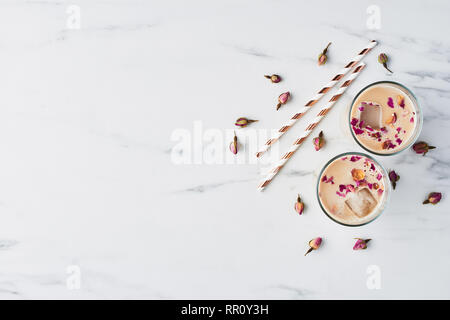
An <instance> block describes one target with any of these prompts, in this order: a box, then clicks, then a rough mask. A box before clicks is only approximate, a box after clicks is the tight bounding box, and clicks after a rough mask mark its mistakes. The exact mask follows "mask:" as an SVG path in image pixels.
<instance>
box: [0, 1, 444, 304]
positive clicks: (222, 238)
mask: <svg viewBox="0 0 450 320" xmlns="http://www.w3.org/2000/svg"><path fill="white" fill-rule="evenodd" d="M372 4H373V3H372V2H367V1H362V2H358V3H357V4H356V3H355V4H354V5H352V6H345V13H344V11H343V10H344V6H342V3H338V2H336V1H331V0H325V1H321V2H308V3H304V2H302V3H300V2H298V1H272V0H265V1H257V0H250V1H245V2H242V1H237V0H232V1H226V2H225V1H206V0H198V1H193V2H186V1H181V0H174V1H144V0H132V1H120V0H108V1H97V0H74V1H70V2H68V1H65V0H55V1H38V0H36V1H34V0H27V1H12V0H4V1H1V2H0V21H2V26H3V27H2V28H0V30H1V31H0V57H1V70H2V72H1V74H0V88H1V89H2V90H1V94H0V106H1V107H0V150H1V157H0V213H1V214H0V217H1V223H0V298H1V299H39V298H41V299H55V298H56V299H120V298H121V299H133V298H136V299H185V298H190V299H214V298H225V299H226V298H233V299H239V298H243V299H258V298H261V299H333V298H335V299H350V298H356V299H394V298H398V299H408V298H425V299H427V298H434V299H449V298H450V273H449V270H450V256H449V250H448V249H447V247H446V246H445V244H446V243H448V242H449V241H450V215H449V214H450V213H449V205H448V203H449V202H448V199H447V197H448V196H449V195H450V174H449V161H450V142H449V139H448V136H449V135H448V132H449V129H450V124H449V120H450V109H449V108H448V106H449V105H450V93H449V92H450V65H449V63H448V62H449V61H450V41H449V40H448V37H446V36H445V35H444V34H443V32H444V30H448V29H449V27H450V25H449V24H450V22H449V20H448V17H447V13H448V11H449V10H450V3H449V2H448V1H444V0H441V1H433V2H432V3H429V4H427V6H426V7H424V6H423V2H422V1H419V0H413V1H408V2H407V4H406V1H395V2H394V1H382V0H380V1H378V2H377V3H376V5H377V6H378V8H379V13H380V19H381V20H380V21H381V25H380V28H379V29H373V30H369V29H368V27H367V24H366V21H367V19H368V18H369V16H370V14H369V13H367V9H368V7H369V6H370V5H372ZM406 6H407V8H408V9H407V10H406V11H405V7H406ZM350 17H352V18H350ZM73 19H75V20H73ZM418 21H419V22H418ZM370 39H376V40H378V41H379V45H378V46H377V47H376V48H375V49H374V50H373V52H372V53H371V54H370V55H368V56H367V58H366V59H365V62H366V63H367V68H366V69H365V70H364V72H363V73H362V74H361V76H360V77H359V78H358V79H357V81H356V82H355V83H354V85H352V86H351V87H350V88H349V89H348V91H347V92H346V94H345V96H344V97H343V98H342V99H341V100H340V101H339V102H338V103H337V104H336V105H335V106H334V108H333V110H332V112H330V113H329V115H327V117H326V118H325V119H324V120H323V122H321V125H320V126H319V128H317V131H315V132H314V133H313V135H315V134H318V132H319V130H324V133H325V137H326V139H327V144H326V146H325V147H324V148H323V149H322V150H320V151H319V152H316V151H314V149H313V146H312V143H311V141H307V142H305V144H304V145H303V146H302V147H301V148H300V149H299V151H298V153H297V154H296V155H295V156H294V157H293V158H292V159H291V161H289V162H288V164H287V165H286V167H285V168H284V169H283V171H282V172H281V173H280V174H279V175H278V176H277V178H276V181H274V182H273V184H272V185H271V186H270V187H269V188H267V190H266V191H264V192H263V193H259V192H257V190H256V187H257V184H258V182H259V181H260V179H261V175H260V173H261V172H265V170H267V169H268V168H269V166H268V161H267V159H269V158H264V159H262V160H261V161H262V162H261V163H260V164H258V163H255V162H250V161H249V158H248V157H247V158H243V155H242V154H239V153H238V156H237V159H240V160H242V163H239V162H236V163H234V162H233V163H228V162H227V161H228V160H227V159H229V158H227V157H225V156H224V157H223V159H225V160H224V161H222V162H224V163H218V164H214V163H213V164H206V163H203V162H201V161H200V163H192V161H191V162H190V163H181V164H179V163H175V162H174V160H173V159H174V158H177V157H178V158H183V157H187V156H189V155H190V154H191V153H192V154H195V152H196V149H195V148H196V146H197V145H198V144H200V145H201V148H203V149H202V150H201V152H206V151H207V150H208V149H211V148H214V147H217V142H214V141H213V142H211V140H208V138H207V134H206V133H205V132H207V130H210V131H209V134H213V135H214V134H218V136H219V137H221V139H222V142H221V143H220V144H219V149H220V150H223V152H224V154H228V153H229V151H228V143H229V142H231V140H228V139H229V134H231V133H232V130H233V129H235V128H234V125H233V124H234V121H235V120H236V118H238V117H241V116H248V117H255V118H256V119H258V120H259V122H257V123H255V124H252V126H251V127H249V128H246V129H242V131H239V132H238V135H239V137H243V135H244V133H246V132H247V133H251V132H252V131H251V130H263V131H264V130H266V131H267V132H269V130H272V129H277V128H279V126H280V125H281V124H282V123H283V122H284V121H285V120H286V119H287V118H288V117H290V116H291V115H292V114H293V113H294V112H295V111H296V109H297V108H299V107H300V106H301V105H302V103H303V102H305V101H307V100H308V99H309V98H310V97H311V96H312V94H313V93H314V92H315V91H317V90H318V89H319V87H321V86H322V85H323V84H324V83H326V82H327V81H328V80H329V78H330V77H331V75H332V74H334V73H335V72H336V71H338V70H339V69H341V68H342V66H343V65H344V64H345V63H346V62H348V59H350V58H351V57H352V56H354V55H355V54H356V53H357V52H358V50H360V49H361V48H362V47H363V46H364V45H365V44H366V43H367V41H368V40H370ZM329 41H331V42H332V45H331V46H330V48H329V60H328V62H327V64H326V65H325V66H322V67H318V66H317V64H316V59H317V55H318V54H319V53H320V51H321V50H322V49H323V48H324V46H325V45H326V44H327V43H328V42H329ZM381 52H386V53H387V54H388V56H389V58H390V61H389V67H390V68H391V69H392V70H393V71H394V73H393V74H388V73H387V72H386V71H385V70H384V69H383V68H382V66H381V65H379V64H378V62H377V55H378V54H379V53H381ZM271 73H277V74H280V75H281V76H282V78H283V81H282V82H281V83H279V84H276V85H275V84H271V83H270V82H269V81H268V80H267V79H265V78H264V77H263V75H264V74H271ZM379 80H393V81H398V82H401V83H403V84H405V85H406V86H407V87H408V88H410V89H411V90H412V91H413V92H414V93H415V94H416V96H417V97H418V100H419V102H420V105H421V106H422V110H423V115H424V126H423V130H422V134H421V136H420V139H421V140H425V141H427V142H429V143H430V144H432V145H435V146H436V147H437V149H435V150H432V151H430V152H429V153H428V154H427V155H426V156H425V157H422V156H418V155H416V154H414V153H413V152H412V151H411V150H406V151H404V152H403V153H401V154H399V155H396V156H392V157H376V159H377V160H378V161H379V162H381V164H382V165H383V166H384V167H385V168H387V169H395V170H396V171H397V172H398V173H399V174H400V176H401V180H400V181H399V182H398V187H397V189H396V190H395V191H394V192H393V193H392V197H391V201H390V204H389V206H388V208H387V210H386V211H385V212H384V213H383V214H382V216H381V217H380V218H379V219H377V220H376V221H374V222H373V223H371V224H369V225H366V226H363V227H360V228H345V227H343V226H340V225H337V224H335V223H333V222H332V221H331V220H330V219H328V218H327V217H326V216H325V215H324V214H323V213H322V212H321V209H320V207H319V205H318V203H317V201H316V194H315V192H316V185H315V183H316V180H317V175H318V174H319V172H320V169H321V168H322V166H323V165H324V164H325V163H326V161H328V160H329V159H330V158H331V157H333V156H335V155H336V154H338V153H341V152H347V151H359V152H361V151H362V149H361V148H360V147H359V146H358V145H357V144H356V143H355V142H354V141H353V140H352V137H351V135H350V132H349V130H348V126H347V125H345V124H344V123H343V121H345V119H346V118H347V112H348V107H349V104H350V103H351V99H352V97H353V96H354V95H355V94H356V93H357V92H358V91H359V90H360V89H361V88H363V87H364V86H366V85H367V84H369V83H371V82H374V81H379ZM287 90H289V91H291V93H292V97H293V98H292V101H290V102H289V103H288V104H286V105H285V106H283V108H281V109H280V110H279V111H275V104H276V103H275V102H276V99H277V97H278V95H279V94H280V93H282V92H284V91H287ZM326 98H327V97H325V99H324V100H323V102H322V103H324V102H325V101H326ZM319 107H320V104H319ZM315 113H316V111H315V110H314V109H313V111H311V112H309V113H308V114H307V115H306V116H305V118H304V119H302V120H301V121H299V123H298V124H297V125H296V126H295V127H294V128H293V129H292V130H291V131H290V132H288V133H287V134H286V135H285V137H283V139H282V140H281V141H280V144H279V149H278V150H279V152H280V153H281V152H284V151H285V150H286V149H287V148H288V147H289V145H290V144H291V143H292V142H293V141H294V140H295V138H296V135H298V134H299V132H300V131H301V130H302V129H303V128H304V126H305V124H306V122H307V121H308V119H312V117H314V115H315ZM198 121H200V122H201V124H202V125H203V135H200V136H196V134H195V132H194V130H193V125H194V124H195V123H196V122H198ZM176 130H185V131H186V132H189V133H190V139H191V140H189V141H190V143H191V146H192V150H181V151H180V150H179V149H178V151H174V150H175V149H173V148H174V147H175V145H176V144H177V141H173V139H172V135H173V133H174V132H175V131H176ZM214 130H215V131H214ZM311 138H312V136H311ZM261 143H263V141H260V140H258V141H254V140H249V141H248V142H247V145H246V146H245V148H247V147H256V144H261ZM243 150H244V149H243ZM245 150H247V149H245ZM250 150H251V149H250ZM216 152H217V150H216ZM194 156H195V155H194ZM194 156H193V157H194ZM228 156H229V155H228ZM264 157H269V155H265V156H264ZM276 158H277V155H276V154H275V156H274V157H271V158H270V159H276ZM264 161H266V162H265V163H263V162H264ZM431 191H440V192H442V193H443V194H444V198H443V200H442V201H441V203H439V204H438V205H436V206H431V205H427V206H424V205H422V203H421V202H422V201H423V200H424V198H425V197H426V195H427V194H428V193H429V192H431ZM298 193H300V194H301V196H302V199H303V201H304V202H305V213H304V215H302V216H298V215H296V213H295V212H294V210H293V206H294V203H295V200H296V196H297V194H298ZM317 236H321V237H323V239H324V244H323V246H322V248H320V250H318V251H315V252H312V253H311V254H309V255H308V256H306V257H305V256H304V253H305V252H306V250H307V248H308V247H307V243H308V241H309V240H310V239H312V238H314V237H317ZM355 237H362V238H372V239H373V240H372V241H371V242H370V245H369V248H368V249H367V250H365V251H361V252H353V251H352V246H353V243H354V239H353V238H355ZM373 266H375V267H377V268H378V270H379V272H380V277H381V278H380V279H381V280H380V281H381V282H380V283H381V287H380V288H379V289H373V288H372V289H371V288H370V286H368V284H367V281H368V279H369V278H370V276H371V274H370V272H371V271H370V270H374V269H373Z"/></svg>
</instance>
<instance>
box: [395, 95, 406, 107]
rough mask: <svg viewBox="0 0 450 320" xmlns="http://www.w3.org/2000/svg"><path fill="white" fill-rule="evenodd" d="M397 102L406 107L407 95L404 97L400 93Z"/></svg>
mask: <svg viewBox="0 0 450 320" xmlns="http://www.w3.org/2000/svg"><path fill="white" fill-rule="evenodd" d="M397 104H398V105H399V106H400V107H402V108H405V97H403V96H402V95H398V96H397Z"/></svg>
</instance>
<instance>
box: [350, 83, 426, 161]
mask: <svg viewBox="0 0 450 320" xmlns="http://www.w3.org/2000/svg"><path fill="white" fill-rule="evenodd" d="M382 83H390V84H395V85H397V86H399V87H401V88H403V89H405V90H406V91H407V92H408V93H409V94H410V95H411V96H412V97H413V98H414V102H415V107H416V114H418V116H419V121H417V122H418V124H417V125H416V127H415V128H416V131H417V133H416V135H415V137H413V139H411V141H410V142H409V143H408V144H407V145H406V146H405V147H404V148H403V149H401V150H398V151H395V152H392V153H379V152H376V151H373V150H370V149H369V148H367V147H366V146H364V145H363V144H362V143H361V142H360V141H359V140H358V139H357V138H356V135H355V133H354V132H353V130H352V125H351V121H352V110H353V108H352V107H353V105H354V104H355V101H356V99H358V97H359V96H360V95H361V93H363V92H364V91H365V90H366V89H368V88H370V87H372V86H375V85H377V84H382ZM422 124H423V114H422V107H421V106H420V104H419V101H418V100H417V97H416V95H415V94H414V93H413V92H412V91H411V90H409V88H408V87H406V86H405V85H403V84H401V83H399V82H396V81H391V80H380V81H375V82H372V83H370V84H368V85H367V86H365V87H364V88H362V89H361V90H360V91H359V92H358V93H357V94H356V95H355V97H354V98H353V100H352V103H351V105H350V111H349V112H348V125H349V128H350V132H351V134H352V137H353V140H355V141H356V143H357V144H358V145H359V146H360V147H361V148H363V149H364V150H365V151H367V152H369V153H372V154H375V155H377V156H382V157H388V156H393V155H396V154H399V153H400V152H403V151H405V150H406V149H409V148H410V147H411V146H412V145H413V144H414V143H415V142H416V141H417V139H418V138H419V135H420V133H421V132H422Z"/></svg>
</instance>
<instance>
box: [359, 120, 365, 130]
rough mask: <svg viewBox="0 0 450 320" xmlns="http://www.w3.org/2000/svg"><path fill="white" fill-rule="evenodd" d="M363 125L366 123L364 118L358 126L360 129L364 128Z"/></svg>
mask: <svg viewBox="0 0 450 320" xmlns="http://www.w3.org/2000/svg"><path fill="white" fill-rule="evenodd" d="M363 125H364V120H361V121H360V122H359V125H358V127H359V128H360V129H362V127H363Z"/></svg>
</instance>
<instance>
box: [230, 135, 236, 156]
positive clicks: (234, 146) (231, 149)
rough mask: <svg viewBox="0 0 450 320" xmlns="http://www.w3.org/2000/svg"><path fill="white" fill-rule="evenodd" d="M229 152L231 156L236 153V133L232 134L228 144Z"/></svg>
mask: <svg viewBox="0 0 450 320" xmlns="http://www.w3.org/2000/svg"><path fill="white" fill-rule="evenodd" d="M230 151H231V152H232V153H233V154H237V153H238V140H237V137H236V132H234V138H233V141H232V142H231V143H230Z"/></svg>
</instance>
